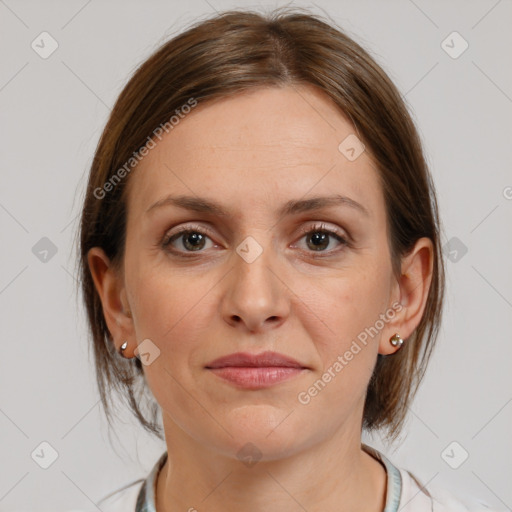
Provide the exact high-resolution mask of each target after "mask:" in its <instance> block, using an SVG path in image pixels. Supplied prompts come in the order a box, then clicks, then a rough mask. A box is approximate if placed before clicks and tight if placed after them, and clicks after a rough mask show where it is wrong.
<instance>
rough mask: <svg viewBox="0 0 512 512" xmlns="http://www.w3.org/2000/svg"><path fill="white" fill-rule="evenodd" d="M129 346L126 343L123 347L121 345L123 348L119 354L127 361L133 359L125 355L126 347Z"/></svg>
mask: <svg viewBox="0 0 512 512" xmlns="http://www.w3.org/2000/svg"><path fill="white" fill-rule="evenodd" d="M127 346H128V342H127V341H125V342H124V343H123V344H122V345H121V348H120V349H119V353H120V354H121V356H123V357H124V358H125V359H131V357H126V356H125V355H124V351H125V350H126V347H127Z"/></svg>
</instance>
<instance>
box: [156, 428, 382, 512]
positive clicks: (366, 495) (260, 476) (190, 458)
mask: <svg viewBox="0 0 512 512" xmlns="http://www.w3.org/2000/svg"><path fill="white" fill-rule="evenodd" d="M172 431H173V432H172V433H168V431H167V429H166V438H167V440H170V439H171V440H174V442H172V443H169V441H168V454H169V456H168V458H167V462H166V463H165V465H164V467H163V468H162V470H161V471H160V474H159V476H158V480H157V491H156V496H155V499H156V503H155V505H156V510H157V512H175V511H178V510H180V511H183V510H185V511H190V512H195V511H197V512H201V511H203V510H208V512H221V511H222V512H231V511H233V512H234V511H237V512H238V511H239V510H244V511H246V512H256V511H260V510H269V511H271V510H279V511H280V512H292V511H293V512H296V511H297V510H300V509H301V508H302V509H303V510H304V509H305V510H307V511H308V512H315V511H324V510H336V511H338V512H348V511H350V512H358V511H361V512H362V511H365V512H382V511H383V510H384V507H385V501H386V481H387V479H386V471H385V469H384V466H383V465H382V464H381V463H380V462H378V461H377V460H376V459H374V458H373V457H372V456H370V455H369V454H367V453H366V452H365V451H364V450H362V448H361V442H360V432H357V435H348V436H347V435H343V434H341V435H336V436H334V437H333V438H331V439H329V440H328V441H326V442H324V443H322V444H315V445H313V446H310V447H309V448H308V449H305V450H302V451H300V452H299V453H295V454H293V455H290V456H288V457H284V458H279V459H277V460H264V459H261V460H259V461H257V462H256V463H254V464H253V465H251V464H249V465H246V464H244V463H242V462H241V461H240V460H238V459H233V457H229V456H227V455H223V454H221V453H220V452H219V451H214V450H208V449H206V448H205V447H204V445H201V444H199V443H198V442H197V441H196V440H194V439H192V438H190V437H183V431H180V430H179V429H176V430H175V429H172ZM178 432H181V436H179V433H178ZM167 434H169V435H167ZM176 440H179V442H176ZM169 445H171V446H169Z"/></svg>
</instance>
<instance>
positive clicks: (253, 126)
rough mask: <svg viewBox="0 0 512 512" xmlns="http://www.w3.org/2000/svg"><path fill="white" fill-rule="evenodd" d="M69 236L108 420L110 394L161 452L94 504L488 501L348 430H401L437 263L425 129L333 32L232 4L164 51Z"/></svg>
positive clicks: (137, 77)
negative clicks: (451, 490) (463, 494)
mask: <svg viewBox="0 0 512 512" xmlns="http://www.w3.org/2000/svg"><path fill="white" fill-rule="evenodd" d="M80 235H81V241H80V262H81V272H82V287H83V296H84V300H85V304H86V308H87V313H88V320H89V325H90V329H91V335H92V340H93V347H94V354H95V358H96V368H97V377H98V384H99V389H100V394H101V398H102V402H103V405H104V407H105V410H106V413H107V417H110V416H109V414H110V413H109V399H110V390H111V389H115V390H117V391H119V392H120V393H121V396H123V397H124V398H125V399H126V400H127V401H128V403H129V405H130V407H131V409H132V411H133V412H134V414H135V416H136V417H137V418H138V420H139V421H140V423H141V424H142V426H143V427H144V428H146V429H147V430H149V431H150V432H153V433H155V434H156V435H159V436H162V434H163V438H164V439H165V442H166V445H167V451H166V452H165V453H164V454H163V455H162V457H161V458H160V459H159V460H158V461H157V463H156V464H155V466H154V468H153V470H152V471H151V473H150V475H149V476H148V478H147V479H145V480H143V481H138V482H135V483H133V484H131V485H128V486H127V487H126V488H123V489H122V490H120V491H118V492H115V493H113V494H112V495H111V496H108V497H107V498H106V499H104V500H102V501H101V502H100V503H99V505H100V506H101V509H102V510H103V511H105V512H106V511H112V512H113V511H117V510H119V511H120V510H123V511H129V510H132V511H133V510H135V511H157V512H169V511H174V510H189V511H195V510H198V511H201V510H208V511H210V512H212V511H220V510H223V511H226V510H232V509H233V510H234V509H235V508H236V509H237V510H244V511H260V510H275V511H280V512H282V511H292V510H301V509H302V510H308V511H314V510H329V511H337V512H339V511H342V512H343V511H351V512H352V511H356V510H361V511H363V510H364V511H366V512H368V511H370V512H373V511H375V512H377V511H380V512H381V511H385V512H391V511H397V510H401V511H408V510H411V511H412V510H414V511H415V512H419V511H423V510H436V511H444V510H450V511H454V510H479V509H481V508H482V507H481V506H478V505H477V504H476V501H475V502H474V504H473V505H467V506H466V505H464V504H463V503H462V501H459V500H456V499H455V498H454V497H452V496H450V495H447V494H443V495H441V494H439V495H437V496H431V495H430V493H429V491H428V490H427V489H425V488H423V486H422V484H421V483H419V482H418V481H417V480H416V479H415V478H414V476H413V475H412V474H411V473H409V472H407V471H405V470H403V469H399V468H397V467H395V466H394V465H393V464H392V463H391V461H390V460H389V459H387V458H386V457H385V456H384V455H383V454H381V453H380V452H378V451H377V450H375V449H373V448H371V447H369V446H366V445H364V444H362V443H361V433H362V429H363V428H364V429H366V430H367V431H371V430H377V429H381V430H382V431H384V432H385V433H386V434H387V436H388V437H389V438H390V439H394V438H396V436H397V434H398V433H399V431H400V428H401V426H402V425H403V421H404V419H405V415H406V411H407V408H408V405H409V404H410V402H411V400H412V398H413V397H414V394H415V392H416V390H417V387H418V384H419V382H420V381H421V378H422V376H423V374H424V372H425V369H426V366H427V363H428V360H429V357H430V355H431V352H432V349H433V346H434V343H435V340H436V336H437V332H438V328H439V325H440V320H441V311H442V300H443V287H444V272H443V261H442V256H441V248H440V236H439V220H438V213H437V203H436V197H435V191H434V188H433V186H432V183H431V177H430V174H429V171H428V169H427V166H426V163H425V159H424V156H423V153H422V148H421V144H420V140H419V137H418V134H417V131H416V129H415V126H414V124H413V122H412V120H411V117H410V115H409V113H408V111H407V109H406V107H405V105H404V103H403V101H402V99H401V96H400V93H399V92H398V91H397V89H396V87H395V86H394V85H393V84H392V82H391V81H390V79H389V78H388V77H387V75H386V74H385V73H384V71H383V70H382V69H381V68H380V67H379V66H378V65H377V64H376V63H375V61H374V60H373V59H372V58H371V57H370V56H369V55H368V53H367V52H366V51H365V50H364V49H362V48H361V47H360V46H359V45H358V44H357V43H355V42H354V41H353V40H351V39H350V38H349V37H347V36H346V35H345V34H344V33H343V32H342V31H340V30H339V29H338V28H335V27H333V26H330V25H329V24H327V23H325V22H324V21H323V20H321V19H320V18H318V17H316V16H313V15H311V14H308V13H304V12H299V11H296V12H288V11H282V10H279V11H275V12H274V13H272V14H269V15H267V16H263V15H260V14H256V13H252V12H241V11H237V12H235V11H231V12H226V13H223V14H220V15H217V16H215V17H214V18H211V19H209V20H206V21H203V22H200V23H197V24H196V25H195V26H194V27H192V28H190V29H189V30H187V31H186V32H184V33H182V34H181V35H179V36H177V37H175V38H174V39H172V40H171V41H169V42H167V43H166V44H164V45H163V46H162V47H161V48H160V49H159V50H158V51H157V52H156V53H155V54H154V55H152V56H151V57H150V58H149V59H148V60H147V61H146V62H144V63H143V64H142V66H140V68H139V69H138V70H137V71H136V73H135V74H134V76H133V77H132V78H131V80H130V81H129V83H128V84H127V85H126V87H125V88H124V90H123V91H122V93H121V95H120V97H119V99H118V101H117V103H116V105H115V107H114V109H113V111H112V114H111V117H110V119H109V121H108V123H107V126H106V127H105V130H104V132H103V135H102V137H101V140H100V143H99V145H98V148H97V151H96V154H95V158H94V161H93V164H92V168H91V172H90V176H89V183H88V188H87V194H86V198H85V203H84V208H83V215H82V220H81V231H80ZM147 390H149V391H150V394H151V395H152V396H153V397H154V399H155V400H156V402H155V401H150V411H149V413H148V414H147V415H145V414H144V411H143V410H142V409H143V407H142V405H141V403H140V402H141V398H143V397H144V392H145V391H147ZM160 413H161V419H162V425H163V431H162V430H161V429H160V427H159V424H158V423H159V422H158V415H159V414H160ZM470 506H471V507H473V508H468V507H470ZM478 507H479V508H478Z"/></svg>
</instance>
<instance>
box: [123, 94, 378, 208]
mask: <svg viewBox="0 0 512 512" xmlns="http://www.w3.org/2000/svg"><path fill="white" fill-rule="evenodd" d="M349 136H350V137H355V128H354V126H353V125H352V123H351V122H350V121H349V119H348V118H347V117H346V116H345V115H344V114H342V113H341V112H340V111H339V109H338V108H337V106H336V105H335V104H334V103H333V102H332V100H331V99H330V98H328V97H327V96H325V95H324V94H322V93H321V92H319V91H317V90H316V89H314V88H312V87H297V86H293V87H283V88H277V87H272V88H262V89H257V90H251V91H248V92H244V93H240V94H237V95H234V96H232V97H228V98H222V99H221V100H215V101H213V102H212V101H210V102H206V103H204V104H201V103H199V104H198V106H196V107H195V108H194V109H193V110H192V111H191V113H189V114H188V115H185V116H184V117H183V119H181V120H180V122H179V123H178V124H177V125H175V126H174V128H173V129H172V130H171V131H170V132H169V133H168V134H165V135H164V136H163V137H162V140H161V141H158V139H155V140H156V147H154V148H153V149H151V150H150V151H149V153H148V154H147V156H145V157H144V159H143V160H142V161H141V162H140V163H139V164H138V166H137V168H136V170H135V171H134V172H133V175H132V176H131V177H130V180H131V183H130V187H129V188H130V192H129V199H128V209H129V212H131V213H132V214H133V215H136V216H139V215H142V214H143V213H144V212H145V211H146V210H147V209H148V208H149V207H150V206H151V205H152V204H154V203H155V202H156V201H158V200H159V199H161V198H162V197H163V196H164V195H165V194H169V193H172V192H174V193H177V194H187V195H200V196H203V197H204V196H206V197H211V198H216V201H217V202H219V199H220V200H221V202H224V201H225V202H226V203H228V204H230V203H231V204H235V203H239V205H240V206H244V205H245V207H247V206H248V205H256V204H260V205H261V204H262V203H264V202H265V201H270V200H272V201H277V200H279V201H280V202H282V200H286V199H289V198H291V197H293V198H294V199H296V198H298V197H303V196H306V195H307V194H308V192H309V191H311V193H312V194H313V195H316V194H319V193H327V192H329V193H333V192H337V193H342V194H343V195H348V196H351V197H352V198H353V199H355V200H357V201H359V202H366V203H367V205H368V209H369V210H371V209H372V206H371V203H372V202H373V203H375V202H376V201H379V197H376V196H379V195H380V190H379V187H378V184H377V181H378V180H377V176H376V170H375V169H374V165H373V161H372V159H371V158H370V157H369V155H368V154H367V152H366V151H365V152H363V153H362V154H361V155H360V156H359V157H358V158H357V159H355V160H353V161H351V160H349V159H347V157H346V156H345V155H344V154H343V153H342V152H341V151H340V149H339V145H340V143H342V141H344V140H346V139H347V137H349ZM349 140H351V139H349ZM372 196H373V197H372ZM380 199H381V198H380ZM223 200H224V201H223ZM235 206H236V205H235ZM376 207H378V205H376V204H374V205H373V208H376Z"/></svg>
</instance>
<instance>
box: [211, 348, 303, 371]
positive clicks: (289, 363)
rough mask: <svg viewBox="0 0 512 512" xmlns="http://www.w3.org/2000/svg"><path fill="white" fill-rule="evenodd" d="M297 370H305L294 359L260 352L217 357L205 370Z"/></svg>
mask: <svg viewBox="0 0 512 512" xmlns="http://www.w3.org/2000/svg"><path fill="white" fill-rule="evenodd" d="M272 367H275V368H297V369H305V368H307V367H305V366H303V365H301V364H300V363H299V362H298V361H296V360H295V359H292V358H291V357H288V356H285V355H283V354H279V353H277V352H270V351H267V352H262V353H260V354H249V353H247V352H237V353H235V354H230V355H228V356H224V357H219V358H218V359H215V361H212V362H211V363H209V364H208V365H207V366H206V368H208V369H209V370H214V369H219V368H272Z"/></svg>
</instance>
